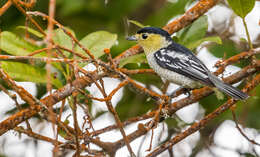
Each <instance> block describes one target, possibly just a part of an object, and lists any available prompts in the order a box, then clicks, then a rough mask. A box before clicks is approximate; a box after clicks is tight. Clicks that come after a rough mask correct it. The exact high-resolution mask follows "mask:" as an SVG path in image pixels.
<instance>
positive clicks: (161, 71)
mask: <svg viewBox="0 0 260 157" xmlns="http://www.w3.org/2000/svg"><path fill="white" fill-rule="evenodd" d="M146 58H147V61H148V63H149V65H150V67H151V68H152V69H153V70H154V71H155V72H156V73H157V74H158V75H159V76H161V77H162V78H163V79H166V80H168V81H170V82H172V83H175V84H178V85H180V86H183V87H186V88H196V87H198V86H200V84H199V83H197V82H195V81H193V80H191V79H189V78H187V77H185V76H183V75H181V74H178V73H176V72H173V71H170V70H167V69H165V68H162V67H160V66H159V65H158V64H157V63H156V61H155V59H154V57H153V54H152V53H150V54H149V55H147V56H146Z"/></svg>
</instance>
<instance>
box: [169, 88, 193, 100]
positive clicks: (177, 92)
mask: <svg viewBox="0 0 260 157" xmlns="http://www.w3.org/2000/svg"><path fill="white" fill-rule="evenodd" d="M190 90H191V88H184V87H179V88H177V89H176V90H175V91H173V92H172V93H171V94H170V96H169V97H170V98H174V97H177V96H179V95H181V94H185V95H188V97H190V95H191V93H190Z"/></svg>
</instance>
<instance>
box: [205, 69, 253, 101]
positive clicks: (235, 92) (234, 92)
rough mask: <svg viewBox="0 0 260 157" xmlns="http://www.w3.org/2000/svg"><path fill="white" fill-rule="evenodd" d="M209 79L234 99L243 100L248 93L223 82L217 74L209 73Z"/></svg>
mask: <svg viewBox="0 0 260 157" xmlns="http://www.w3.org/2000/svg"><path fill="white" fill-rule="evenodd" d="M209 79H210V80H211V81H212V83H213V84H214V85H215V86H216V87H217V88H218V89H219V90H220V91H222V92H224V93H226V94H228V95H229V96H231V97H233V98H234V99H236V100H244V99H247V98H248V95H247V94H246V93H244V92H242V91H240V90H239V89H237V88H235V87H233V86H231V85H228V84H226V83H224V82H223V81H222V80H220V79H219V78H218V77H217V76H215V75H213V74H211V73H209Z"/></svg>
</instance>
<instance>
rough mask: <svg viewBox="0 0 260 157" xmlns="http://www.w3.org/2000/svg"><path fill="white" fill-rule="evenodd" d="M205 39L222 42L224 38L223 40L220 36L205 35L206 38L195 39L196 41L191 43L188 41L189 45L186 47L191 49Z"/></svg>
mask: <svg viewBox="0 0 260 157" xmlns="http://www.w3.org/2000/svg"><path fill="white" fill-rule="evenodd" d="M205 41H210V42H215V43H217V44H222V40H221V38H220V37H218V36H212V37H205V38H202V39H199V40H197V41H194V42H190V43H188V45H186V47H187V48H189V49H194V48H196V47H198V46H199V45H200V44H202V43H203V42H205Z"/></svg>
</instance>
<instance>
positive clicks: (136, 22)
mask: <svg viewBox="0 0 260 157" xmlns="http://www.w3.org/2000/svg"><path fill="white" fill-rule="evenodd" d="M127 22H128V23H132V24H134V25H136V26H138V27H140V28H144V27H148V26H149V25H148V26H145V25H143V24H141V23H140V22H138V21H135V20H128V19H127Z"/></svg>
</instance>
